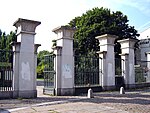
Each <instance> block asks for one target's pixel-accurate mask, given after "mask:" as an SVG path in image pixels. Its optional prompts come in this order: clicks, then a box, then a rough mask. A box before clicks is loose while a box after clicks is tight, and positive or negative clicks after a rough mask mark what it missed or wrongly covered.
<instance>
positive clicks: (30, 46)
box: [14, 18, 41, 98]
mask: <svg viewBox="0 0 150 113" xmlns="http://www.w3.org/2000/svg"><path fill="white" fill-rule="evenodd" d="M39 24H41V23H40V22H38V21H32V20H27V19H21V18H19V19H18V20H17V21H16V22H15V23H14V26H15V27H16V28H17V41H18V42H20V45H19V55H18V59H15V60H18V61H17V62H16V61H15V62H16V63H18V64H16V65H17V66H18V68H16V69H15V70H14V71H16V72H14V73H15V75H14V76H16V77H15V79H16V80H14V81H15V82H18V83H17V84H18V87H17V90H18V97H20V98H34V97H37V90H36V77H35V76H36V75H35V62H36V60H35V45H34V35H35V34H36V33H35V29H36V27H37V26H38V25H39Z"/></svg>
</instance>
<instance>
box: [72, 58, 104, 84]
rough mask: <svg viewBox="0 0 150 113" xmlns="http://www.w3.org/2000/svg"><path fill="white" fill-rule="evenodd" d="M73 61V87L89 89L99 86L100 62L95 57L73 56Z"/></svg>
mask: <svg viewBox="0 0 150 113" xmlns="http://www.w3.org/2000/svg"><path fill="white" fill-rule="evenodd" d="M74 60H75V68H74V69H75V78H74V80H75V87H89V86H99V85H100V72H101V70H100V68H99V63H101V62H102V59H101V58H100V57H96V56H79V55H75V56H74Z"/></svg>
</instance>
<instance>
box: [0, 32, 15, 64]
mask: <svg viewBox="0 0 150 113" xmlns="http://www.w3.org/2000/svg"><path fill="white" fill-rule="evenodd" d="M16 41H17V36H16V32H13V31H11V32H10V33H9V34H7V35H6V33H5V32H2V31H1V30H0V56H1V57H0V62H12V59H13V54H12V52H11V51H12V46H11V42H16Z"/></svg>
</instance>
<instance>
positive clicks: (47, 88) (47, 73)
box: [43, 55, 56, 95]
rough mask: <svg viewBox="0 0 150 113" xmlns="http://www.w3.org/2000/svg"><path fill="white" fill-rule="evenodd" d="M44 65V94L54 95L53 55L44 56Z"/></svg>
mask: <svg viewBox="0 0 150 113" xmlns="http://www.w3.org/2000/svg"><path fill="white" fill-rule="evenodd" d="M44 59H45V61H44V62H45V63H44V90H43V93H44V94H52V95H54V94H55V90H54V89H55V73H56V72H55V64H56V62H55V61H56V60H55V55H45V58H44Z"/></svg>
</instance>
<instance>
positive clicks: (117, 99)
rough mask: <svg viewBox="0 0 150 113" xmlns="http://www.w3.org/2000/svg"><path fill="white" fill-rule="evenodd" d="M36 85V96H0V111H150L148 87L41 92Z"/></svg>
mask: <svg viewBox="0 0 150 113" xmlns="http://www.w3.org/2000/svg"><path fill="white" fill-rule="evenodd" d="M42 88H43V86H38V87H37V90H38V98H36V99H4V100H0V113H150V89H149V88H147V89H142V90H136V91H135V90H134V91H127V92H126V94H124V95H120V94H119V92H117V91H115V92H100V93H94V98H87V96H86V95H82V96H49V95H43V93H42Z"/></svg>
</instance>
